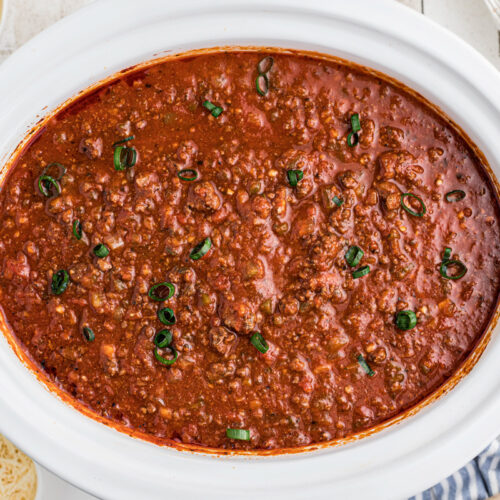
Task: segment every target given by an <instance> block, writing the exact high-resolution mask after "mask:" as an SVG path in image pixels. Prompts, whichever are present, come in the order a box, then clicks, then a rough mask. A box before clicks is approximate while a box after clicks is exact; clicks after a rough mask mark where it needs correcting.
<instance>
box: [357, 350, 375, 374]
mask: <svg viewBox="0 0 500 500" xmlns="http://www.w3.org/2000/svg"><path fill="white" fill-rule="evenodd" d="M356 359H357V360H358V363H359V365H360V366H361V368H363V370H364V371H365V373H366V374H367V375H368V376H369V377H373V375H375V372H374V371H373V370H372V369H371V368H370V365H369V364H368V363H367V362H366V360H365V358H364V357H363V355H362V354H358V356H357V357H356Z"/></svg>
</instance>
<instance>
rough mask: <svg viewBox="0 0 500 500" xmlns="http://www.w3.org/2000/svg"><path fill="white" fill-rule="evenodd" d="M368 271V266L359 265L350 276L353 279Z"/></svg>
mask: <svg viewBox="0 0 500 500" xmlns="http://www.w3.org/2000/svg"><path fill="white" fill-rule="evenodd" d="M369 272H370V266H363V267H360V268H359V269H356V271H354V272H353V273H352V277H353V278H354V279H357V278H361V277H362V276H366V275H367V274H368V273H369Z"/></svg>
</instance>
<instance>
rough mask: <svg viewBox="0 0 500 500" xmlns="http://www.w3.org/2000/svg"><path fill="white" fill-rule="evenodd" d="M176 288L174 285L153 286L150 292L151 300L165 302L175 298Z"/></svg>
mask: <svg viewBox="0 0 500 500" xmlns="http://www.w3.org/2000/svg"><path fill="white" fill-rule="evenodd" d="M174 293H175V286H174V285H172V283H167V282H166V281H164V282H163V283H157V284H156V285H153V286H152V287H151V288H150V289H149V292H148V295H149V298H150V299H153V300H156V301H157V302H164V301H165V300H168V299H170V298H172V297H173V296H174Z"/></svg>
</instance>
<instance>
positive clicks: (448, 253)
mask: <svg viewBox="0 0 500 500" xmlns="http://www.w3.org/2000/svg"><path fill="white" fill-rule="evenodd" d="M450 257H451V248H450V247H446V248H445V249H444V253H443V262H446V261H447V260H450Z"/></svg>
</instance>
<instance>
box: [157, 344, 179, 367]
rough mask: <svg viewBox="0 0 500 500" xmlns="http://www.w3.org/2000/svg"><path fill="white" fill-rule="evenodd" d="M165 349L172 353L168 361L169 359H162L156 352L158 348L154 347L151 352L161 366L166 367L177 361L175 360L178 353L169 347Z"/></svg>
mask: <svg viewBox="0 0 500 500" xmlns="http://www.w3.org/2000/svg"><path fill="white" fill-rule="evenodd" d="M165 349H168V350H169V351H170V352H171V353H172V356H173V358H170V359H169V358H164V357H163V356H162V355H161V354H160V353H159V352H158V347H155V350H154V351H153V352H154V355H155V358H156V360H157V361H158V362H160V363H161V364H162V365H167V366H169V365H173V364H174V363H175V362H176V361H177V358H178V357H179V353H178V352H177V351H176V350H175V349H174V348H173V347H172V346H171V345H169V346H167V347H165Z"/></svg>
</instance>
